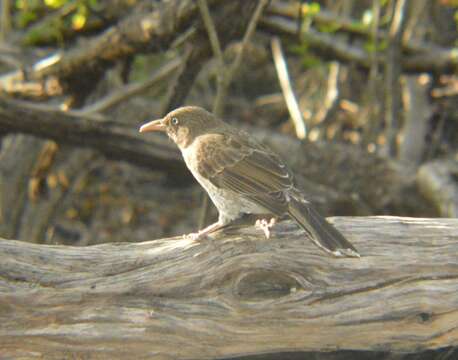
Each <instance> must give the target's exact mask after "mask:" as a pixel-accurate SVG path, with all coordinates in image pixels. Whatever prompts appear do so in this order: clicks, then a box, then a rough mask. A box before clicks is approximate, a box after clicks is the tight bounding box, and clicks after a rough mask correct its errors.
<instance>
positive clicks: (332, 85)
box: [312, 61, 340, 125]
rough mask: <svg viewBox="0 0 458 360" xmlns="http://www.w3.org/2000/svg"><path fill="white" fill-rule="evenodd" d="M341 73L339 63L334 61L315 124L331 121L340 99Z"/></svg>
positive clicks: (330, 66)
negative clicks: (330, 118)
mask: <svg viewBox="0 0 458 360" xmlns="http://www.w3.org/2000/svg"><path fill="white" fill-rule="evenodd" d="M339 72H340V64H339V63H338V62H337V61H332V62H331V63H330V64H329V74H328V81H327V88H326V95H325V97H324V101H323V104H322V106H320V108H319V109H318V111H317V113H316V114H315V116H314V117H313V121H312V123H313V124H321V125H322V123H323V122H326V120H327V119H329V117H330V114H333V113H334V111H333V109H335V108H336V106H337V104H338V102H339V101H338V99H339V86H338V85H339V81H338V80H339Z"/></svg>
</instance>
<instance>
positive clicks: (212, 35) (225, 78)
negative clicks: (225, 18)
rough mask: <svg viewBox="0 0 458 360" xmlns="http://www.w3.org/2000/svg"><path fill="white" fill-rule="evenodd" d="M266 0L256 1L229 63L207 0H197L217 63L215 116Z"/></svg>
mask: <svg viewBox="0 0 458 360" xmlns="http://www.w3.org/2000/svg"><path fill="white" fill-rule="evenodd" d="M267 2H268V0H260V1H259V2H258V4H257V6H256V9H255V11H254V13H253V16H252V17H251V20H250V22H249V23H248V27H247V29H246V31H245V35H244V36H243V40H242V45H241V47H240V50H239V52H238V53H237V55H236V57H235V59H234V60H233V62H232V63H231V64H226V63H225V61H224V56H223V51H222V49H221V44H220V41H219V39H218V34H217V32H216V29H215V24H214V23H213V20H212V18H211V16H210V12H209V10H208V4H207V0H198V4H199V9H200V13H201V15H202V18H203V21H204V24H205V28H206V29H207V32H208V37H209V39H210V43H211V46H212V49H213V53H214V54H215V56H216V58H217V61H218V65H219V69H218V73H217V91H216V98H215V103H214V104H213V113H214V114H215V115H217V116H221V115H222V114H223V108H224V101H225V100H226V97H227V93H228V89H229V86H230V84H231V82H232V79H233V77H234V75H235V72H236V71H237V70H238V68H239V66H240V63H241V61H242V58H243V53H244V51H245V49H246V47H247V45H248V43H249V42H250V40H251V38H252V36H253V34H254V32H255V30H256V25H257V23H258V20H259V18H260V17H261V14H262V11H263V10H264V8H265V7H266V6H267Z"/></svg>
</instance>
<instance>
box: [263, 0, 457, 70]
mask: <svg viewBox="0 0 458 360" xmlns="http://www.w3.org/2000/svg"><path fill="white" fill-rule="evenodd" d="M275 3H276V2H275ZM269 9H270V7H269ZM259 25H260V26H259V27H260V28H261V29H262V30H264V31H267V32H269V33H273V34H276V35H282V36H288V37H290V38H293V39H294V40H295V41H297V23H296V18H295V17H292V18H289V17H284V16H278V15H265V16H263V17H262V18H261V20H260V23H259ZM364 34H368V33H367V29H366V30H365V31H364ZM378 36H379V37H383V36H386V32H385V31H382V30H379V31H378ZM302 37H303V40H304V41H306V42H307V45H308V46H309V48H310V49H311V50H314V51H315V52H317V53H319V54H320V55H322V56H323V57H324V58H326V59H330V60H337V61H340V62H344V63H349V62H351V63H355V64H357V65H359V66H362V67H364V68H370V65H371V59H370V55H369V53H368V52H367V51H366V50H365V49H364V48H363V46H362V45H355V44H354V43H352V44H349V43H347V42H346V41H342V40H341V39H340V38H339V37H338V36H336V34H331V33H322V32H319V31H317V30H316V29H315V28H314V27H310V29H308V31H307V32H304V33H302ZM403 51H404V53H403V57H402V61H401V67H402V71H403V72H406V73H423V72H439V73H454V72H456V71H457V69H458V48H443V47H440V46H437V45H435V44H431V43H426V42H420V41H414V40H410V41H409V43H408V44H405V45H403ZM384 61H385V59H384V58H383V57H380V56H378V58H377V62H379V63H383V62H384Z"/></svg>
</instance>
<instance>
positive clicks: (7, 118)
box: [0, 98, 184, 173]
mask: <svg viewBox="0 0 458 360" xmlns="http://www.w3.org/2000/svg"><path fill="white" fill-rule="evenodd" d="M18 119H20V121H18ZM138 121H139V122H141V121H142V119H138ZM0 130H1V131H4V132H21V133H24V134H30V135H35V136H38V137H45V138H49V139H53V140H55V141H57V142H62V143H69V144H73V145H76V146H86V147H92V148H94V149H97V150H98V151H100V152H101V153H102V154H104V155H105V156H107V157H109V158H115V159H124V160H127V161H129V162H132V163H135V164H138V165H143V166H152V165H154V167H156V168H157V169H163V170H166V171H171V172H172V173H176V172H177V171H178V172H179V173H182V172H183V171H184V169H183V168H184V166H183V164H182V162H181V155H180V154H179V152H178V150H177V149H176V148H175V147H174V146H172V144H171V143H170V142H169V141H167V139H165V138H163V137H161V136H157V137H156V136H150V137H148V138H145V137H143V138H141V137H139V136H138V134H137V133H138V132H137V130H136V129H135V128H132V126H128V125H126V124H121V123H113V122H110V121H103V122H100V121H94V120H93V119H89V118H84V117H81V114H77V116H73V115H72V113H71V112H69V113H66V112H63V111H40V110H39V109H30V108H27V107H22V106H21V102H19V101H12V100H6V99H1V98H0Z"/></svg>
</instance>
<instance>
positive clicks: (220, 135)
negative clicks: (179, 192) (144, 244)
mask: <svg viewBox="0 0 458 360" xmlns="http://www.w3.org/2000/svg"><path fill="white" fill-rule="evenodd" d="M147 131H162V132H166V133H167V135H168V136H169V137H170V138H171V139H172V140H173V141H174V142H175V143H176V144H177V145H178V147H179V148H180V150H181V153H182V155H183V158H184V161H185V162H186V165H187V166H188V168H189V170H190V171H191V172H192V174H193V175H194V177H195V178H196V180H197V181H198V182H199V183H200V185H202V187H203V188H204V189H205V190H206V191H207V193H208V195H209V196H210V198H211V200H212V201H213V203H214V204H215V206H216V208H217V209H218V212H219V218H218V221H217V222H216V223H214V224H212V225H210V226H208V227H207V228H205V229H203V230H200V231H199V232H198V233H195V234H191V236H192V237H193V238H198V237H200V236H205V235H207V234H209V233H210V232H213V231H215V230H218V229H220V228H222V227H225V226H227V225H228V224H230V223H232V222H233V221H235V220H238V219H240V218H241V217H242V216H243V215H245V214H254V215H262V216H267V215H268V216H271V217H272V216H273V218H277V217H282V216H284V215H289V216H290V217H292V218H293V219H294V220H295V221H296V222H297V223H298V224H299V225H300V226H301V227H302V228H303V229H304V230H305V231H306V233H307V234H308V235H309V237H310V238H311V239H312V241H313V242H314V243H315V244H316V245H317V246H318V247H320V248H321V249H323V250H324V251H326V252H328V253H331V254H333V255H334V256H353V257H359V254H358V252H357V250H356V249H355V248H354V247H353V245H352V244H351V243H350V242H349V241H348V240H347V239H345V237H344V236H343V235H342V234H341V233H340V232H339V231H338V230H337V229H336V228H335V227H334V226H332V225H331V224H330V223H328V222H327V221H326V219H325V218H323V217H322V216H321V215H320V214H318V212H317V211H316V210H315V209H314V208H313V206H312V205H311V204H310V203H309V202H308V201H307V200H306V199H305V198H304V195H303V194H302V193H301V192H300V191H299V190H298V189H296V188H295V186H294V182H293V176H292V174H291V172H290V171H289V170H288V168H287V166H286V165H285V164H284V163H283V162H282V161H281V160H280V158H279V157H278V156H277V155H276V154H275V153H274V152H273V151H271V150H270V149H269V148H267V147H266V146H264V145H262V144H260V143H259V142H257V141H256V140H255V139H253V138H252V137H251V136H250V135H248V134H247V133H245V132H243V131H241V130H238V129H236V128H234V127H232V126H230V125H228V124H226V123H225V122H223V121H221V120H219V119H217V118H216V117H215V116H214V115H213V114H211V113H209V112H208V111H206V110H204V109H202V108H200V107H195V106H186V107H181V108H178V109H176V110H174V111H172V112H170V113H169V114H167V115H166V116H165V117H164V118H162V119H159V120H154V121H151V122H148V123H146V124H144V125H143V126H142V127H141V128H140V132H147ZM273 223H274V221H270V222H268V221H266V220H263V221H262V227H263V229H264V230H265V232H266V236H268V234H269V231H268V230H269V227H270V226H272V225H273Z"/></svg>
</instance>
